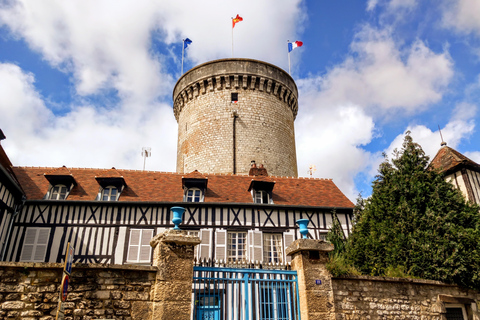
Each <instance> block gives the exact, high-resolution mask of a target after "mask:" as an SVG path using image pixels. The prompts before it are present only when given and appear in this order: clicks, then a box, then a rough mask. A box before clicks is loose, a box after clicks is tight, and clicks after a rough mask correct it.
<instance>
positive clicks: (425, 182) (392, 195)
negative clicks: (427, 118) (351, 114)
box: [346, 132, 480, 288]
mask: <svg viewBox="0 0 480 320" xmlns="http://www.w3.org/2000/svg"><path fill="white" fill-rule="evenodd" d="M428 163H429V158H428V156H426V155H425V153H424V152H423V150H422V148H421V147H420V146H419V145H418V144H417V143H415V142H413V141H412V138H411V136H410V135H409V132H407V133H406V136H405V140H404V142H403V146H402V149H401V150H400V151H397V150H395V152H394V154H393V159H392V160H391V161H389V160H388V158H387V157H385V161H384V162H383V163H382V164H381V165H380V167H379V174H378V175H377V176H376V178H375V180H374V182H373V190H372V195H371V197H370V198H368V199H365V200H363V203H361V205H357V213H356V224H355V226H354V228H353V232H352V234H351V235H350V237H349V241H348V245H347V249H346V258H347V260H348V261H350V262H352V263H353V264H354V266H355V267H356V268H357V269H358V270H360V271H361V272H362V273H366V274H371V275H383V274H385V273H386V272H387V270H392V269H401V270H404V271H405V272H406V273H408V274H409V275H411V276H414V277H420V278H426V279H433V280H440V281H444V282H448V283H456V284H459V285H462V286H467V287H471V288H479V287H480V213H479V208H478V206H475V205H472V204H470V203H468V202H466V201H465V198H464V197H463V195H462V194H461V193H460V191H458V190H457V189H455V188H454V187H453V185H452V184H450V183H448V182H446V181H445V179H444V178H443V177H442V175H441V174H440V173H438V172H437V171H435V170H432V169H430V168H429V167H428Z"/></svg>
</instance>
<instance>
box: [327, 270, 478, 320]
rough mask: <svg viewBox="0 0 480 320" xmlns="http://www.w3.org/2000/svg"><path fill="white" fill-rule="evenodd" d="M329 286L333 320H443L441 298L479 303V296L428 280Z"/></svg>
mask: <svg viewBox="0 0 480 320" xmlns="http://www.w3.org/2000/svg"><path fill="white" fill-rule="evenodd" d="M332 284H333V293H334V300H335V313H336V319H337V320H354V319H359V320H360V319H372V320H374V319H392V320H393V319H412V320H417V319H418V320H443V319H446V318H444V316H443V315H444V313H445V303H444V302H445V301H441V296H451V297H455V298H465V300H469V299H474V300H476V301H477V303H478V302H479V301H480V293H479V292H474V291H473V290H468V289H463V288H460V287H458V286H454V285H445V284H442V283H440V282H437V281H431V280H408V279H396V278H381V277H349V278H333V279H332ZM467 298H468V299H467ZM467 305H468V304H467ZM467 312H468V310H467ZM470 312H471V311H470ZM469 319H474V318H473V316H472V315H471V314H470V315H469Z"/></svg>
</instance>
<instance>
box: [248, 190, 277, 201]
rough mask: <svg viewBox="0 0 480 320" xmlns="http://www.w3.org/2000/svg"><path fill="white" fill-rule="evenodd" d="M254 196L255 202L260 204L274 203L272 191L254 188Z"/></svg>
mask: <svg viewBox="0 0 480 320" xmlns="http://www.w3.org/2000/svg"><path fill="white" fill-rule="evenodd" d="M252 196H253V203H259V204H270V203H273V201H272V197H271V196H270V192H268V191H266V190H252ZM265 198H266V199H265ZM265 200H266V202H265Z"/></svg>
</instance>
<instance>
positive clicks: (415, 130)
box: [385, 103, 477, 160]
mask: <svg viewBox="0 0 480 320" xmlns="http://www.w3.org/2000/svg"><path fill="white" fill-rule="evenodd" d="M476 110H477V107H476V106H475V105H472V104H468V103H460V104H458V105H457V106H456V108H455V109H454V110H453V112H452V117H451V119H450V121H449V122H448V123H447V124H446V125H445V127H444V128H442V129H441V131H442V136H443V140H444V141H445V142H447V145H448V146H450V147H452V148H454V149H455V148H457V146H458V145H459V144H460V142H461V141H462V140H464V139H467V138H469V137H470V136H471V135H472V134H473V133H474V129H475V116H476ZM405 131H410V132H411V136H412V138H413V140H414V141H415V142H417V143H419V144H420V146H421V147H422V149H423V151H425V154H427V155H428V156H429V157H430V160H432V159H433V157H435V155H436V154H437V152H438V150H439V149H440V143H441V142H442V139H441V137H440V132H439V131H438V130H434V131H432V130H430V129H429V128H427V127H425V126H424V125H411V126H408V127H407V128H406V130H405ZM403 138H404V135H403V134H400V135H398V136H397V137H396V138H395V139H394V140H393V141H392V143H391V144H390V146H389V147H388V148H387V150H385V153H386V154H387V155H389V156H391V155H392V152H393V150H394V149H395V148H397V149H398V150H400V149H401V147H402V143H403Z"/></svg>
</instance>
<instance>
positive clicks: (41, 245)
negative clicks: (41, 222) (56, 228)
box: [20, 227, 51, 262]
mask: <svg viewBox="0 0 480 320" xmlns="http://www.w3.org/2000/svg"><path fill="white" fill-rule="evenodd" d="M50 231H51V229H50V228H36V227H28V228H26V229H25V237H24V240H23V245H22V254H21V255H20V261H28V262H45V255H46V254H47V248H48V240H49V239H50Z"/></svg>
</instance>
